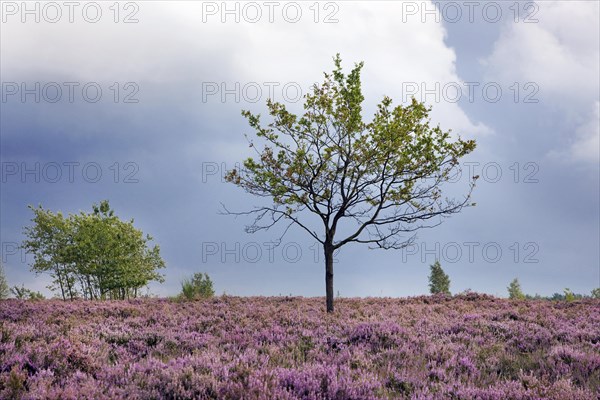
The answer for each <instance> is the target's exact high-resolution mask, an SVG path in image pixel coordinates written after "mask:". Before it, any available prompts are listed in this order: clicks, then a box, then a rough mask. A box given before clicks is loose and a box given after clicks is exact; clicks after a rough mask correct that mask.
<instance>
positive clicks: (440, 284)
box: [429, 260, 450, 295]
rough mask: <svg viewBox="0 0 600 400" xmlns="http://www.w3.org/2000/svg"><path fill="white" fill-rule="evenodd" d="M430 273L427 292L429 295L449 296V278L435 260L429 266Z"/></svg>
mask: <svg viewBox="0 0 600 400" xmlns="http://www.w3.org/2000/svg"><path fill="white" fill-rule="evenodd" d="M430 268H431V273H430V275H429V292H430V293H431V294H438V293H440V294H447V295H450V277H448V275H446V273H445V272H444V270H443V269H442V266H441V265H440V262H439V261H437V260H436V262H435V263H433V264H432V265H431V267H430Z"/></svg>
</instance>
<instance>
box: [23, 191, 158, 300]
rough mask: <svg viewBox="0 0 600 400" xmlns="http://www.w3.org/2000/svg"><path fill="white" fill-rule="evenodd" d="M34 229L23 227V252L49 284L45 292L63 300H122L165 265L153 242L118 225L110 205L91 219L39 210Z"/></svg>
mask: <svg viewBox="0 0 600 400" xmlns="http://www.w3.org/2000/svg"><path fill="white" fill-rule="evenodd" d="M30 209H31V210H32V211H33V213H34V217H33V219H32V220H31V221H32V225H31V226H28V227H25V229H24V233H25V236H26V240H24V241H23V243H22V245H21V246H22V248H24V249H25V250H27V251H28V252H29V253H32V254H33V255H34V262H33V264H32V265H31V270H32V271H34V272H36V273H38V274H41V273H47V274H50V276H51V277H52V278H53V283H52V285H51V286H50V287H49V288H50V289H51V290H53V291H57V292H58V293H59V294H60V296H61V297H62V298H63V299H71V300H72V299H74V298H77V297H79V296H80V295H81V296H83V297H84V298H86V299H126V298H130V297H137V295H138V291H139V290H140V289H141V288H143V287H144V286H146V285H147V284H148V283H149V282H151V281H157V282H163V281H164V277H163V276H162V274H160V273H158V270H159V269H160V268H164V267H165V263H164V261H163V260H162V258H161V256H160V248H159V247H158V245H154V246H151V245H150V242H151V241H152V237H150V236H149V235H144V233H143V232H142V231H141V230H139V229H137V228H135V227H134V226H133V220H130V221H122V220H121V219H120V218H119V217H117V216H116V215H115V214H114V211H113V210H112V209H111V208H110V205H109V203H108V201H106V200H105V201H102V202H101V203H100V205H94V206H93V212H92V213H84V212H81V213H79V214H76V215H69V216H68V217H64V216H63V215H62V214H61V213H53V212H52V211H50V210H45V209H43V208H42V207H41V206H39V207H37V208H34V207H31V206H30Z"/></svg>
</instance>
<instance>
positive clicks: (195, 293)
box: [181, 272, 215, 300]
mask: <svg viewBox="0 0 600 400" xmlns="http://www.w3.org/2000/svg"><path fill="white" fill-rule="evenodd" d="M214 295H215V291H214V289H213V283H212V281H211V280H210V277H209V276H208V274H206V273H205V274H202V273H200V272H197V273H195V274H194V276H192V278H191V279H184V280H183V282H181V296H182V297H185V298H186V299H188V300H193V299H197V298H206V297H212V296H214Z"/></svg>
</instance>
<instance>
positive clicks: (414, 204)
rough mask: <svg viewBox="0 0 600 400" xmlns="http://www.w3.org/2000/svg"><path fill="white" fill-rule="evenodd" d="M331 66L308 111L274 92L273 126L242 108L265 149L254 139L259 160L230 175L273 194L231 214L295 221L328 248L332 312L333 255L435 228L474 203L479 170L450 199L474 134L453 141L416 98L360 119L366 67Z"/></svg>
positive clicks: (258, 226) (399, 242) (263, 222)
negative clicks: (296, 109)
mask: <svg viewBox="0 0 600 400" xmlns="http://www.w3.org/2000/svg"><path fill="white" fill-rule="evenodd" d="M334 62H335V69H334V70H333V72H332V73H331V74H325V80H324V82H323V83H322V84H321V85H314V86H313V89H312V91H311V92H309V93H308V94H306V95H305V96H304V98H305V102H304V111H303V115H295V114H293V113H291V112H289V111H288V110H287V109H286V107H285V105H283V104H281V103H276V102H273V101H271V100H270V99H269V100H268V101H267V108H268V112H269V114H270V116H271V118H272V122H270V123H269V124H268V125H267V126H265V125H264V124H263V123H262V122H261V120H260V115H258V114H252V113H251V112H249V111H243V112H242V114H243V115H244V116H245V117H246V118H247V119H248V123H249V125H250V126H251V127H252V128H253V129H254V131H255V132H256V136H257V137H258V138H259V139H260V140H261V141H264V146H260V145H259V144H258V143H257V144H255V143H253V142H252V141H250V147H251V148H253V149H254V150H255V151H256V153H257V154H256V155H257V157H256V158H248V159H246V161H244V164H243V168H241V169H233V170H231V171H229V172H228V174H227V176H226V179H227V181H229V182H232V183H233V184H235V185H237V186H240V187H241V188H243V189H244V190H246V191H247V192H249V193H251V194H253V195H256V196H259V197H262V198H267V199H270V200H272V203H271V204H268V205H263V206H259V207H256V208H254V209H250V210H247V211H242V212H230V211H228V210H227V209H225V212H226V213H229V214H233V215H253V216H254V218H253V222H252V223H251V224H250V225H248V226H247V227H246V231H247V232H249V233H254V232H258V231H261V230H268V229H270V228H271V227H273V226H274V225H276V224H277V223H278V222H282V223H284V224H286V225H287V227H286V228H284V233H283V234H282V235H281V236H280V238H279V242H281V239H282V238H283V235H285V232H287V231H288V228H289V227H290V226H292V225H295V226H296V227H297V228H299V229H302V230H304V231H305V232H306V233H308V234H309V235H310V236H311V237H312V238H313V239H315V240H316V241H318V242H319V243H320V244H321V246H322V248H323V255H324V260H325V293H326V307H327V311H328V312H332V311H333V297H334V290H333V254H334V252H335V251H337V250H338V249H340V248H341V247H342V246H345V245H347V244H350V243H362V244H367V245H370V246H371V247H372V248H379V249H401V248H403V247H406V246H407V245H409V244H411V243H412V241H413V240H414V235H415V233H414V232H416V231H417V230H419V229H420V228H424V227H432V226H436V225H439V224H440V223H441V221H442V219H443V218H444V217H448V216H450V215H452V214H455V213H458V212H460V211H461V210H462V209H463V207H465V206H468V205H472V204H473V203H470V202H469V199H470V194H471V191H472V189H473V186H474V184H475V179H477V177H476V176H474V177H468V180H469V188H468V189H467V192H466V194H465V196H464V197H462V198H459V199H458V200H455V199H452V198H449V197H447V196H446V193H445V191H444V190H443V189H444V188H445V184H446V183H448V182H449V181H452V180H453V179H455V178H457V177H459V173H460V164H459V160H460V159H461V158H462V157H464V156H465V155H467V154H469V153H470V152H471V151H473V150H474V149H475V141H473V140H462V139H460V138H457V139H454V138H452V137H451V135H450V132H449V131H443V130H442V129H441V128H440V127H439V126H433V125H432V124H431V122H430V119H429V112H430V110H431V109H430V108H429V107H427V106H425V105H424V104H423V103H420V102H418V101H417V100H415V99H413V100H412V102H411V103H410V104H406V105H396V106H392V99H391V98H389V97H383V100H382V101H381V102H380V103H379V104H378V106H377V111H376V112H375V113H374V115H373V116H372V119H371V120H370V121H364V120H363V110H362V103H363V100H364V97H363V94H362V89H361V79H360V74H361V70H362V67H363V63H359V64H356V65H355V67H354V69H352V71H351V72H350V74H348V75H345V74H344V73H343V71H342V66H341V64H342V60H341V59H340V57H339V55H338V56H336V57H335V59H334Z"/></svg>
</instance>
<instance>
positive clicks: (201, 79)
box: [2, 2, 489, 135]
mask: <svg viewBox="0 0 600 400" xmlns="http://www.w3.org/2000/svg"><path fill="white" fill-rule="evenodd" d="M206 3H207V2H201V3H194V2H186V3H185V4H184V3H181V4H178V7H171V6H170V5H169V4H166V3H162V2H144V3H139V7H140V9H139V12H138V13H137V14H136V18H138V19H139V23H137V24H122V23H121V24H115V23H113V22H112V19H111V18H112V13H111V11H110V10H109V9H108V8H106V9H104V12H105V15H107V16H109V17H111V18H103V19H102V20H101V21H100V22H99V23H97V24H89V23H86V22H85V21H81V20H77V19H76V21H75V23H73V24H69V23H63V22H64V21H62V20H61V21H60V22H59V23H57V24H49V23H44V22H43V21H42V23H39V24H21V23H17V22H18V20H17V22H15V20H14V19H12V18H11V19H9V20H8V22H7V23H6V24H5V27H4V28H3V30H4V33H5V35H3V36H4V37H11V40H2V47H3V50H2V52H3V65H2V68H3V75H4V76H5V77H6V80H12V81H19V80H26V79H38V80H39V79H56V77H61V76H62V77H68V78H69V79H71V80H75V79H77V80H80V81H105V82H112V81H122V80H130V81H136V82H139V84H140V96H144V91H145V92H146V95H147V93H148V89H149V88H151V89H152V88H157V90H165V88H168V91H169V92H170V91H173V90H174V88H180V89H179V90H180V93H181V97H184V96H186V95H189V96H193V99H192V100H190V99H189V98H186V99H187V105H186V106H187V107H191V104H194V105H197V104H198V103H201V101H202V93H201V92H202V88H203V86H202V84H203V83H206V82H216V83H221V82H225V84H226V86H227V88H233V87H234V85H235V82H236V81H237V82H240V84H241V85H242V86H243V85H244V84H246V83H249V82H255V83H258V84H259V86H262V88H263V89H264V90H263V92H264V93H263V98H261V99H260V100H261V101H259V102H257V104H260V105H262V104H264V100H266V97H267V92H268V91H267V90H266V89H265V85H264V84H265V83H268V82H278V83H280V85H279V87H278V88H277V89H276V90H277V91H276V92H275V93H276V95H279V97H281V95H282V93H281V88H282V86H283V85H284V84H285V83H289V82H293V83H297V84H298V85H299V86H300V87H301V88H302V89H303V90H305V91H307V90H309V88H310V86H311V85H312V83H314V82H315V81H316V80H318V81H320V80H321V79H322V71H323V70H330V69H331V67H332V61H331V58H332V56H333V55H334V54H335V53H337V52H340V53H341V54H342V57H343V59H344V60H345V64H346V67H351V66H352V63H353V62H355V61H365V63H366V66H365V69H364V77H363V82H364V88H365V95H366V96H365V97H366V99H367V103H366V104H369V105H370V106H369V107H367V108H366V110H365V114H366V115H369V114H370V113H372V112H374V104H375V103H376V102H378V101H380V100H381V98H382V97H383V95H388V96H391V97H392V98H394V99H395V100H396V102H397V103H399V102H400V101H401V100H402V98H403V83H405V82H416V83H419V84H421V83H423V84H425V85H426V86H427V87H433V86H434V85H435V83H436V82H439V83H441V85H442V86H443V85H444V84H445V83H447V82H461V79H460V77H459V76H458V75H457V72H456V68H455V63H456V55H455V53H454V50H453V49H452V48H450V47H448V46H447V45H446V44H445V37H446V32H445V30H444V28H443V25H442V24H440V23H435V21H433V19H432V20H431V21H430V22H426V23H424V22H421V21H419V20H418V19H416V18H415V19H409V20H408V21H405V22H403V21H402V6H401V4H400V3H390V2H375V3H363V2H339V3H331V4H335V5H336V6H335V7H330V8H326V7H325V6H324V5H323V4H320V5H319V6H318V7H319V14H318V15H317V14H316V11H315V8H314V5H313V6H312V8H311V5H310V4H308V3H295V4H302V6H301V15H302V18H300V20H299V21H298V22H296V23H291V22H290V19H291V18H292V17H293V16H294V12H293V10H288V11H287V12H286V13H284V12H283V8H284V7H285V4H287V3H285V2H282V3H281V5H280V6H279V7H278V8H275V9H274V11H273V20H274V21H273V22H272V23H270V22H269V21H268V10H267V8H266V7H265V6H264V5H262V4H263V3H254V4H258V5H259V7H260V8H261V13H262V17H261V19H260V20H259V21H258V22H256V23H251V22H249V19H252V18H253V17H254V15H255V14H254V11H253V10H247V11H246V12H243V10H244V8H243V7H244V5H245V4H247V3H244V2H235V3H232V5H229V6H227V7H229V9H230V10H231V9H233V7H238V9H239V15H238V16H237V17H239V22H237V23H236V22H235V17H236V15H235V13H234V14H227V13H224V12H223V9H221V8H222V7H225V3H221V2H215V3H212V2H208V3H212V4H213V5H214V6H216V7H217V11H216V12H215V10H214V9H210V10H209V11H210V12H207V9H206ZM236 4H237V6H236ZM328 4H329V3H328ZM429 8H430V9H432V8H433V6H430V7H429ZM286 15H287V17H286ZM326 17H330V18H332V19H334V20H337V21H338V22H335V23H324V22H323V21H324V19H325V18H326ZM315 19H318V20H319V22H318V23H315ZM223 20H225V23H223V22H222V21H223ZM276 97H277V96H276ZM217 98H219V95H218V94H217V95H216V96H213V97H211V98H210V99H211V100H216V99H217ZM231 98H232V97H231V96H229V97H228V99H231ZM177 100H181V98H180V99H175V102H177ZM231 103H234V102H232V101H231V100H229V104H227V105H223V106H222V108H226V107H227V106H231V105H233V106H235V107H236V108H238V109H239V108H240V106H239V104H235V103H234V104H231ZM235 112H236V115H237V113H238V111H235ZM433 118H434V120H435V122H439V123H441V124H442V126H443V127H447V128H450V127H451V128H453V130H454V131H457V132H464V133H465V135H477V134H481V133H485V132H488V131H489V129H488V128H487V127H485V126H484V125H483V124H481V123H477V122H473V121H471V119H470V118H469V116H467V115H466V113H465V112H464V111H463V110H462V109H461V108H460V106H459V105H458V104H455V103H448V102H441V103H438V104H437V105H435V106H434V113H433Z"/></svg>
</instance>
